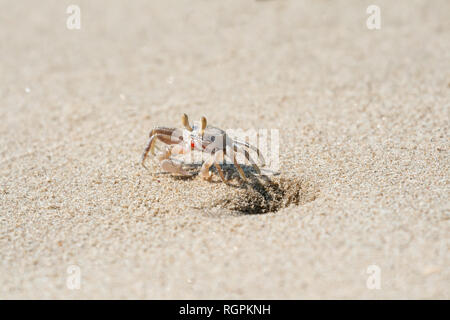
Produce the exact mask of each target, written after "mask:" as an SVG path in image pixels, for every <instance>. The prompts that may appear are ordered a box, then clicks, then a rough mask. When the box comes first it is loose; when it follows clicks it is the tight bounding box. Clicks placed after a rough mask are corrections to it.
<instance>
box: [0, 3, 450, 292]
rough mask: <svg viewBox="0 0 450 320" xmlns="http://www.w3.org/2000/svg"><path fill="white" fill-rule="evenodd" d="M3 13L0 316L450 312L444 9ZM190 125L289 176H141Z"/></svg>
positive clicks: (197, 7) (117, 7)
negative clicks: (140, 310) (260, 304)
mask: <svg viewBox="0 0 450 320" xmlns="http://www.w3.org/2000/svg"><path fill="white" fill-rule="evenodd" d="M0 3H1V4H2V5H1V7H2V8H4V10H0V43H1V50H0V70H1V71H0V119H1V122H0V133H1V134H0V299H15V298H25V299H382V298H387V299H430V298H435V299H449V298H450V268H449V266H450V254H449V246H450V220H449V215H450V202H449V196H450V192H449V191H450V190H449V172H450V161H449V159H450V158H449V147H450V143H449V114H450V112H449V111H450V109H449V108H450V22H449V17H448V14H449V12H450V2H449V1H445V0H442V1H440V0H433V1H425V0H424V1H405V0H402V1H395V3H394V2H393V1H380V0H377V1H376V3H374V2H372V1H369V2H368V1H343V0H342V1H306V0H305V1H287V0H279V1H278V0H273V1H238V0H233V1H185V0H170V1H156V0H155V1H143V0H142V1H106V0H101V1H100V0H98V1H86V0H85V1H76V3H75V2H74V1H57V0H54V1H49V0H43V1H39V2H37V1H24V0H21V1H11V0H10V1H4V0H1V1H0ZM71 4H76V5H77V6H78V7H79V8H80V14H81V15H80V22H81V24H80V25H79V27H80V28H79V29H78V28H74V29H71V28H68V24H67V19H68V18H69V17H70V16H71V13H67V11H66V10H67V8H68V6H69V5H71ZM371 4H375V5H377V6H378V7H379V8H380V17H381V25H380V28H379V29H373V30H371V29H369V28H368V27H367V25H366V20H367V19H368V17H369V15H370V14H368V13H367V12H366V9H367V7H368V6H369V5H371ZM183 113H186V114H188V115H189V117H190V119H192V120H199V119H200V117H201V116H206V117H207V119H208V122H209V124H211V125H214V126H217V127H220V128H223V129H228V128H241V129H243V130H250V129H254V130H259V129H267V130H272V129H273V130H277V131H278V132H279V142H280V144H279V164H280V168H279V172H277V174H276V175H272V176H270V182H269V183H260V184H259V183H257V182H256V181H259V180H257V178H255V177H253V172H252V170H251V169H249V168H248V167H245V168H244V169H245V172H246V174H247V175H248V176H251V179H250V182H249V183H248V184H243V183H242V182H241V180H240V179H239V177H238V174H237V172H236V171H235V170H234V168H233V166H231V165H230V166H226V168H224V169H225V171H226V173H227V176H228V177H229V178H230V179H231V182H230V184H228V185H227V184H224V183H222V182H221V181H220V178H219V177H218V175H217V172H216V171H215V170H213V169H212V170H211V171H212V173H213V178H212V181H211V182H208V181H204V180H203V179H201V178H200V177H199V176H194V177H193V178H190V179H180V178H177V177H174V176H172V175H170V174H166V173H164V172H162V170H161V168H160V167H159V165H158V162H157V161H156V160H155V158H152V157H149V158H148V159H147V162H146V164H147V167H148V170H146V169H145V168H143V167H142V166H141V164H140V157H141V154H142V152H143V149H144V147H145V144H146V142H147V140H148V135H149V132H150V130H151V129H152V128H153V127H154V126H168V127H181V121H180V117H181V115H182V114H183ZM193 170H194V169H193ZM255 179H256V180H255ZM74 284H75V287H74Z"/></svg>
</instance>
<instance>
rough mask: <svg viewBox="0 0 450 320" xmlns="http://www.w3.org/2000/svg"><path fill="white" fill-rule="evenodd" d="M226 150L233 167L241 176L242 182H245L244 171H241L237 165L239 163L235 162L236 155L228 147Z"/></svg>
mask: <svg viewBox="0 0 450 320" xmlns="http://www.w3.org/2000/svg"><path fill="white" fill-rule="evenodd" d="M227 150H228V151H229V152H227V155H228V156H229V157H230V158H231V159H233V163H234V166H235V167H236V169H237V171H238V172H239V175H240V176H241V178H242V180H244V182H247V178H246V177H245V173H244V170H242V168H241V166H240V165H239V163H238V162H237V160H236V153H235V152H234V150H233V149H232V148H230V147H229V146H227Z"/></svg>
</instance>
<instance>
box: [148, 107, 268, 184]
mask: <svg viewBox="0 0 450 320" xmlns="http://www.w3.org/2000/svg"><path fill="white" fill-rule="evenodd" d="M181 123H182V124H183V127H184V129H178V128H168V127H155V128H153V129H152V130H151V131H150V138H149V140H148V142H147V145H146V147H145V150H144V153H143V154H142V158H141V163H142V166H144V168H146V167H145V159H146V158H147V155H148V153H149V152H150V153H151V154H152V155H154V156H156V158H157V159H158V160H159V162H160V166H161V168H162V169H163V170H164V171H167V172H170V173H172V174H175V175H179V176H185V177H188V176H192V174H191V173H188V172H186V171H185V170H184V169H183V168H182V165H183V163H177V162H175V161H174V159H173V158H171V157H172V156H176V155H180V154H187V153H189V152H191V151H200V152H202V153H206V154H208V155H209V157H208V158H207V160H206V161H205V162H204V163H203V165H202V167H201V169H200V172H199V175H200V176H201V177H202V178H203V179H205V180H208V181H210V180H211V177H212V175H211V173H210V172H209V169H210V167H211V166H212V165H214V166H215V167H216V169H217V172H218V173H219V176H220V178H221V179H222V181H223V182H225V183H226V182H228V181H227V180H226V179H225V176H224V174H223V171H222V168H221V167H220V164H219V163H220V162H221V161H223V160H224V157H225V156H227V157H228V158H229V159H231V160H232V161H233V163H234V165H235V167H236V169H237V171H238V172H239V175H240V177H241V178H242V180H244V181H247V178H246V177H245V174H244V170H242V167H241V166H240V165H239V163H238V162H237V160H236V154H237V153H241V154H243V155H244V156H245V158H246V159H247V161H248V162H250V163H251V165H252V167H253V169H254V170H255V171H256V173H257V174H261V171H260V169H259V167H258V165H257V164H256V163H255V161H253V159H252V158H251V156H250V153H249V151H250V150H251V151H254V152H255V153H256V154H257V155H258V159H259V161H260V162H261V164H262V166H264V164H265V162H264V158H263V156H262V154H261V152H260V151H259V149H258V148H256V147H254V146H252V145H250V144H249V143H247V142H243V141H240V140H237V139H232V138H231V137H230V136H228V135H227V133H226V132H225V131H224V130H222V129H219V128H216V127H211V126H209V125H207V121H206V118H205V117H202V118H201V121H200V122H195V123H194V124H193V126H192V127H191V125H190V124H189V119H188V116H187V115H186V114H183V116H182V117H181ZM156 140H159V141H161V142H162V143H164V144H165V145H166V147H165V149H164V151H163V152H162V153H160V154H158V155H156V154H155V144H156Z"/></svg>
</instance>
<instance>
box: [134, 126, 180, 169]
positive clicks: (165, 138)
mask: <svg viewBox="0 0 450 320" xmlns="http://www.w3.org/2000/svg"><path fill="white" fill-rule="evenodd" d="M159 130H160V129H153V130H152V131H151V132H150V139H148V142H147V145H146V146H145V149H144V152H143V153H142V157H141V164H142V166H143V167H144V168H145V164H144V162H145V159H146V158H147V154H148V152H149V151H150V152H151V153H152V154H153V155H155V151H154V147H155V139H158V140H160V141H162V142H164V143H165V144H177V143H179V142H180V141H181V140H180V139H179V138H177V137H175V136H174V135H173V134H172V133H173V131H174V130H173V129H166V128H163V129H161V131H165V132H170V135H168V134H164V133H158V131H159Z"/></svg>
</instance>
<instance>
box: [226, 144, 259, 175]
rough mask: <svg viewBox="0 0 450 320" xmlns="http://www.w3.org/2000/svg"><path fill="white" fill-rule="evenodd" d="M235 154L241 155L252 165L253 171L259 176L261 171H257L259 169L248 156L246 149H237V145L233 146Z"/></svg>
mask: <svg viewBox="0 0 450 320" xmlns="http://www.w3.org/2000/svg"><path fill="white" fill-rule="evenodd" d="M233 148H234V151H235V152H240V153H243V154H244V156H245V159H247V161H248V162H250V164H251V165H252V167H253V169H254V170H255V171H256V173H257V174H261V170H259V167H258V166H257V165H256V163H255V161H254V160H253V158H252V157H251V156H250V154H249V152H248V151H247V150H246V149H243V148H241V147H238V146H237V145H234V146H233Z"/></svg>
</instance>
